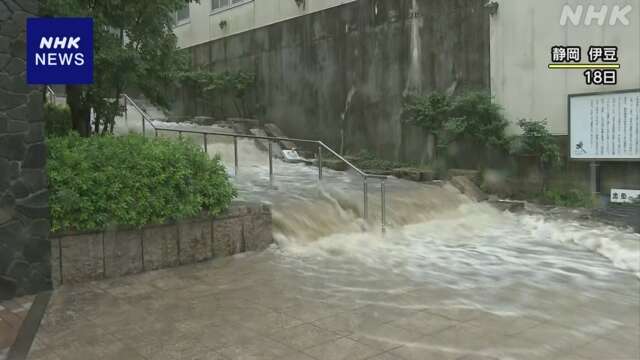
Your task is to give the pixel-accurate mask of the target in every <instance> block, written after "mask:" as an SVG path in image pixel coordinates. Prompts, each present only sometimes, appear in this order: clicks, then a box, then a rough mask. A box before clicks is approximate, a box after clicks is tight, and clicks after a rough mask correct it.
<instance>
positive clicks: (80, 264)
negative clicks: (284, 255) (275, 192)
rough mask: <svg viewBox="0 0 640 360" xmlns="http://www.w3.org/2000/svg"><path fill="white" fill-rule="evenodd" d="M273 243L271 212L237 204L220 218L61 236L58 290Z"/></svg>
mask: <svg viewBox="0 0 640 360" xmlns="http://www.w3.org/2000/svg"><path fill="white" fill-rule="evenodd" d="M272 242H273V237H272V232H271V209H270V208H269V207H268V206H265V205H248V204H237V205H234V206H232V208H231V209H230V210H229V211H227V212H226V213H224V214H223V215H221V216H217V217H208V216H203V217H199V218H193V219H188V220H184V221H181V222H177V223H173V224H163V225H150V226H145V227H144V228H142V229H117V230H113V231H105V232H98V233H75V234H59V235H55V236H52V238H51V247H52V249H51V253H52V259H51V264H52V277H53V283H54V286H60V285H62V284H65V285H66V284H78V283H83V282H88V281H94V280H101V279H107V278H115V277H120V276H125V275H130V274H137V273H141V272H145V271H151V270H158V269H163V268H169V267H175V266H179V265H187V264H193V263H197V262H201V261H206V260H210V259H213V258H217V257H225V256H230V255H233V254H237V253H241V252H245V251H260V250H264V249H266V248H267V247H268V246H269V245H270V244H271V243H272Z"/></svg>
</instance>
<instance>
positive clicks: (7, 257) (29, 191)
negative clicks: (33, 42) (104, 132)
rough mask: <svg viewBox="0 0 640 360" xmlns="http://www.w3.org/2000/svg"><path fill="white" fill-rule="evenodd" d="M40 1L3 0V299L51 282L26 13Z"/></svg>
mask: <svg viewBox="0 0 640 360" xmlns="http://www.w3.org/2000/svg"><path fill="white" fill-rule="evenodd" d="M37 10H38V1H37V0H4V1H1V2H0V298H6V297H11V296H13V295H15V291H16V290H17V294H18V295H20V294H25V293H34V292H38V291H41V290H44V289H48V288H50V286H51V280H50V279H51V275H50V266H49V255H50V246H49V243H48V241H47V236H48V234H49V209H48V193H47V177H46V176H47V175H46V171H45V163H46V158H47V156H46V146H45V143H44V123H43V119H42V87H33V86H27V85H26V73H25V68H26V67H25V55H26V51H25V49H26V48H25V27H26V18H27V17H29V16H32V14H36V13H37Z"/></svg>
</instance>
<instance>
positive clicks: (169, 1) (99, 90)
mask: <svg viewBox="0 0 640 360" xmlns="http://www.w3.org/2000/svg"><path fill="white" fill-rule="evenodd" d="M189 2H190V0H136V1H118V2H117V3H115V2H113V1H95V0H43V1H41V3H40V15H41V16H72V17H92V18H93V21H94V29H93V30H94V83H93V84H91V85H66V95H67V104H68V105H69V108H70V112H71V118H72V124H73V129H74V130H76V131H77V132H78V133H79V134H80V135H81V136H89V135H90V134H91V133H103V134H104V133H112V132H113V127H114V118H115V116H117V115H118V114H120V113H121V112H122V109H121V106H120V99H121V95H122V94H123V92H124V91H125V90H127V89H130V88H135V89H138V90H139V91H141V93H142V94H143V95H144V96H145V97H146V98H147V99H149V100H150V101H151V102H153V103H154V104H156V105H160V106H164V107H166V106H167V105H168V99H167V94H166V89H167V88H168V87H169V85H171V84H172V83H173V82H174V80H175V77H176V75H177V72H178V71H179V70H180V69H183V68H185V67H186V61H185V57H184V56H183V55H182V53H180V52H179V51H178V50H177V48H176V37H175V35H174V33H173V25H174V21H175V11H177V10H178V9H180V8H181V7H183V6H184V5H185V4H186V3H189ZM91 109H93V110H94V112H95V121H94V123H93V124H92V123H91V122H90V112H91Z"/></svg>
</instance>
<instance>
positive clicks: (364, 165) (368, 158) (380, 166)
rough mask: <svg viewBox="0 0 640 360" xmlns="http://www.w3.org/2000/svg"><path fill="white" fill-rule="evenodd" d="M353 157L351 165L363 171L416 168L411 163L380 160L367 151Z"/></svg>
mask: <svg viewBox="0 0 640 360" xmlns="http://www.w3.org/2000/svg"><path fill="white" fill-rule="evenodd" d="M355 157H356V158H355V159H354V160H353V161H352V162H353V164H354V165H355V166H357V167H359V168H360V169H363V170H393V169H397V168H404V167H414V166H416V164H413V163H405V162H398V161H392V160H384V159H380V158H378V157H376V156H375V155H373V154H372V153H370V152H368V151H360V152H359V153H358V154H356V155H355Z"/></svg>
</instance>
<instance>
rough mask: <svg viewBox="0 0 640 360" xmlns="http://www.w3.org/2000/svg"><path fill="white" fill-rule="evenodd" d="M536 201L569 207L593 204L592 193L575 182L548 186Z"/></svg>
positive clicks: (585, 206) (590, 205) (590, 206)
mask: <svg viewBox="0 0 640 360" xmlns="http://www.w3.org/2000/svg"><path fill="white" fill-rule="evenodd" d="M537 198H538V199H537V200H538V201H539V202H541V203H543V204H546V205H555V206H562V207H570V208H592V207H593V206H594V204H595V200H594V198H593V195H592V194H591V193H590V192H589V191H587V190H585V189H582V188H580V187H576V186H575V184H562V185H556V186H550V188H548V189H545V190H544V191H543V192H542V193H541V195H539V196H538V197H537Z"/></svg>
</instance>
